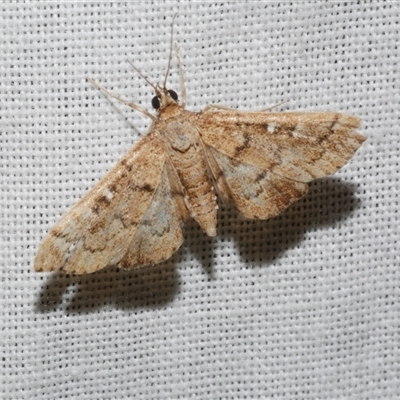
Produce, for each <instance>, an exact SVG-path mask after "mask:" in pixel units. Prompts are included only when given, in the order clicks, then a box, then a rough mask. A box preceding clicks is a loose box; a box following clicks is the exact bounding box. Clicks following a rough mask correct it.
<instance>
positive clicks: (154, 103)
mask: <svg viewBox="0 0 400 400" xmlns="http://www.w3.org/2000/svg"><path fill="white" fill-rule="evenodd" d="M151 105H152V106H153V108H154V109H156V110H158V109H159V108H160V105H161V104H160V99H159V98H158V97H157V96H154V97H153V99H152V100H151Z"/></svg>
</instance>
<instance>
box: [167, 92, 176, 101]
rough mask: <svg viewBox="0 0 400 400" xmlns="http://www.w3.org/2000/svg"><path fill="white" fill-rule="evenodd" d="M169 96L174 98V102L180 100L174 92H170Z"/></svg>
mask: <svg viewBox="0 0 400 400" xmlns="http://www.w3.org/2000/svg"><path fill="white" fill-rule="evenodd" d="M168 93H169V95H170V96H171V97H172V99H173V100H175V101H176V100H178V95H177V94H176V92H175V91H174V90H168Z"/></svg>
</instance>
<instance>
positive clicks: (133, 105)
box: [86, 76, 157, 121]
mask: <svg viewBox="0 0 400 400" xmlns="http://www.w3.org/2000/svg"><path fill="white" fill-rule="evenodd" d="M86 79H87V80H88V81H89V82H90V83H91V84H92V85H93V86H94V87H95V88H97V89H99V90H100V91H102V92H103V93H105V94H106V95H107V96H110V97H112V98H113V99H115V100H118V101H119V102H121V103H123V104H126V105H127V106H128V107H130V108H133V109H134V110H136V111H139V112H141V113H142V114H144V115H146V116H147V117H149V118H151V119H152V120H153V121H157V118H156V117H155V116H154V115H151V114H150V113H149V112H148V111H147V110H145V109H144V108H142V107H140V106H138V105H137V104H135V103H132V102H131V101H128V100H125V99H123V98H122V97H119V96H117V95H116V94H114V93H112V92H110V91H109V90H107V89H106V88H105V87H104V86H101V85H100V84H99V83H97V82H96V81H94V80H93V79H92V78H89V77H88V76H87V77H86Z"/></svg>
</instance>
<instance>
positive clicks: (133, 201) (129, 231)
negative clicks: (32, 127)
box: [35, 134, 181, 274]
mask: <svg viewBox="0 0 400 400" xmlns="http://www.w3.org/2000/svg"><path fill="white" fill-rule="evenodd" d="M165 161H166V155H165V152H164V148H163V146H162V144H161V143H160V141H159V139H158V138H157V137H156V136H155V135H152V134H149V135H147V136H146V137H144V138H143V139H142V140H141V141H140V142H138V143H137V144H136V145H135V146H133V147H132V148H131V149H130V150H129V151H128V153H127V154H126V155H125V156H124V157H123V158H122V159H121V160H120V161H119V162H118V163H117V165H116V166H115V167H114V168H113V169H112V170H111V171H110V172H109V173H108V174H107V175H106V176H105V177H104V178H103V179H102V180H101V181H100V182H99V183H98V184H97V185H96V186H95V187H94V188H93V189H92V190H91V191H90V192H89V193H88V194H87V195H86V196H85V197H83V198H82V199H81V200H80V201H79V202H78V203H77V204H76V205H75V206H74V207H73V208H72V209H71V210H70V211H69V212H68V213H67V214H66V215H65V216H64V217H63V218H62V219H61V220H60V221H59V222H58V223H57V224H56V225H55V226H54V227H53V228H52V229H51V230H50V232H49V233H48V235H47V236H46V237H45V239H44V240H43V242H42V244H41V246H40V248H39V251H38V253H37V255H36V259H35V270H36V271H56V270H59V269H62V270H63V271H64V272H67V273H74V274H85V273H91V272H94V271H97V270H99V269H101V268H104V267H106V266H107V265H112V264H116V263H119V262H120V261H121V259H122V258H123V257H124V256H125V254H126V253H127V251H129V249H130V247H129V246H130V245H131V242H132V238H133V237H135V235H138V234H139V233H138V230H139V227H140V224H141V222H142V221H143V219H144V218H147V219H145V220H146V221H147V220H148V219H149V218H151V216H150V214H149V213H150V211H149V210H152V211H151V212H152V213H157V212H158V213H159V214H161V213H162V211H160V210H158V211H157V210H156V204H157V205H159V206H162V205H163V204H162V203H161V202H160V199H159V196H158V193H160V190H161V189H160V190H158V189H159V186H160V183H162V185H161V186H162V192H163V194H164V195H165V196H166V197H167V196H168V190H167V183H166V182H165V181H166V178H165V173H164V172H163V171H164V170H165V164H166V163H165ZM153 199H154V200H155V201H156V204H153ZM168 201H169V200H168V199H165V202H168ZM170 210H171V206H170V205H169V210H168V211H167V212H169V211H170ZM176 218H179V217H177V216H175V215H174V221H173V223H174V224H175V223H176V222H175V219H176ZM163 225H164V226H165V221H163ZM154 229H155V230H157V227H154ZM160 229H164V228H160ZM175 231H177V228H176V227H175ZM174 238H175V240H176V242H174V243H173V240H174ZM168 241H169V243H170V245H171V246H172V247H173V248H176V247H179V245H180V243H181V237H180V236H179V234H177V233H176V232H175V236H174V237H169V239H168ZM169 255H170V254H169ZM169 255H167V256H166V257H169ZM149 256H151V254H149ZM154 257H155V259H156V260H157V261H154V262H159V261H160V256H159V255H154ZM149 262H151V261H149Z"/></svg>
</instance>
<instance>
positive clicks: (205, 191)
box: [35, 34, 365, 274]
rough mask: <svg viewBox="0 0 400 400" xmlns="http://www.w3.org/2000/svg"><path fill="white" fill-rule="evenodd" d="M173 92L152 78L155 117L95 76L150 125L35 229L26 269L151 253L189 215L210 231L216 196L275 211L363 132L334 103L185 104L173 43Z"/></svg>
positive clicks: (126, 262) (161, 248)
mask: <svg viewBox="0 0 400 400" xmlns="http://www.w3.org/2000/svg"><path fill="white" fill-rule="evenodd" d="M176 53H177V59H178V65H179V73H180V81H181V100H179V99H178V96H177V94H176V92H175V91H173V90H169V89H167V86H166V84H167V78H168V76H169V70H170V63H171V54H172V34H171V49H170V55H169V62H168V68H167V71H166V74H165V78H164V83H163V85H162V86H159V85H154V84H152V83H151V82H150V81H149V80H148V79H147V78H146V77H145V76H144V75H143V74H142V73H141V72H140V71H139V70H138V69H137V68H136V67H134V66H133V67H134V68H135V69H136V70H137V71H138V72H139V74H140V75H141V76H142V77H143V78H144V79H145V80H146V81H147V82H148V83H149V84H150V85H151V86H152V87H153V89H154V92H155V97H154V98H153V100H152V105H153V107H154V108H155V109H156V111H157V116H156V117H155V116H154V115H152V114H151V113H150V112H148V111H147V110H144V109H142V108H141V107H139V106H138V105H136V104H134V103H131V102H129V101H127V100H124V99H121V98H119V97H118V96H116V95H115V94H113V93H111V92H109V91H108V90H106V89H105V88H104V87H102V86H100V85H99V84H97V83H96V82H94V81H92V80H91V79H89V80H90V82H92V83H93V84H94V85H95V86H96V87H97V88H99V89H100V90H102V91H103V92H104V93H106V94H108V95H110V96H111V97H113V98H116V99H117V100H119V101H121V102H123V103H125V104H127V105H128V106H130V107H132V108H133V109H135V110H138V111H140V112H142V113H143V114H145V115H147V116H148V117H150V118H151V119H152V125H151V127H150V131H149V132H148V133H147V135H146V136H144V137H143V138H142V139H141V140H139V142H138V143H136V144H135V145H134V146H133V147H132V148H131V149H130V150H129V151H128V152H127V153H126V154H125V156H123V158H122V159H121V160H120V161H119V162H118V163H117V164H116V165H115V166H114V167H113V168H112V169H111V171H110V172H109V173H108V174H107V175H106V176H105V177H104V178H103V179H102V180H101V181H100V182H99V183H98V184H97V185H96V186H95V187H94V188H93V189H92V190H90V191H89V192H88V193H87V194H86V195H85V196H84V197H83V198H82V199H81V200H80V201H79V202H78V203H77V204H76V205H75V206H74V207H72V209H70V211H69V212H67V213H66V214H65V215H64V217H63V218H62V219H61V220H60V221H59V222H58V223H57V224H56V225H55V226H54V227H53V228H52V229H51V230H50V231H49V233H48V234H47V236H46V237H45V238H44V240H43V242H42V244H41V245H40V247H39V250H38V252H37V255H36V259H35V270H36V271H38V272H42V271H58V270H62V271H64V272H65V273H69V274H88V273H92V272H95V271H98V270H100V269H102V268H105V267H107V266H109V265H118V266H119V267H122V268H135V267H138V266H143V265H149V264H157V263H160V262H162V261H164V260H166V259H168V258H169V257H171V255H172V254H173V253H174V252H175V251H177V249H178V248H179V247H180V246H181V244H182V242H183V228H184V224H185V221H187V219H188V218H193V219H195V220H196V221H197V223H198V224H199V225H200V227H201V228H202V230H203V231H204V232H205V233H206V234H207V235H208V236H211V237H212V236H215V235H216V227H217V209H218V204H217V197H218V198H219V199H220V200H221V201H222V202H223V203H225V202H227V201H228V200H230V201H232V202H233V204H234V205H235V207H236V208H237V210H238V211H239V212H240V213H241V214H242V215H243V216H245V217H247V218H250V219H263V220H264V219H268V218H272V217H275V216H277V215H279V214H280V213H281V212H282V211H283V210H285V209H286V208H287V207H288V206H289V205H290V204H292V203H293V202H295V201H297V200H299V199H300V198H301V197H303V196H304V195H305V194H306V193H307V189H308V183H309V182H311V181H313V180H314V179H318V178H322V177H325V176H327V175H330V174H332V173H334V172H336V171H337V170H338V169H339V168H341V167H342V166H343V165H345V164H346V163H347V161H349V159H350V158H351V157H352V156H353V154H354V153H355V152H356V150H357V149H358V148H359V147H360V145H361V144H362V142H363V141H364V140H365V138H364V137H363V136H362V135H360V134H359V133H357V132H356V129H357V128H358V127H359V124H360V119H359V118H357V117H355V116H351V115H346V114H341V113H337V112H272V111H271V109H269V110H263V111H256V112H242V111H237V110H234V109H228V108H226V107H222V106H219V105H209V106H207V107H205V109H204V110H203V111H201V112H192V111H188V110H186V109H185V104H186V89H185V84H184V75H183V67H182V61H181V57H180V54H179V49H178V47H177V46H176Z"/></svg>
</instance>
